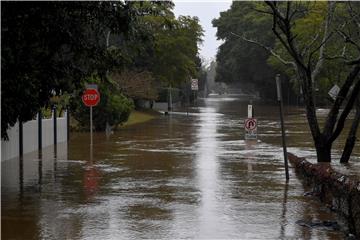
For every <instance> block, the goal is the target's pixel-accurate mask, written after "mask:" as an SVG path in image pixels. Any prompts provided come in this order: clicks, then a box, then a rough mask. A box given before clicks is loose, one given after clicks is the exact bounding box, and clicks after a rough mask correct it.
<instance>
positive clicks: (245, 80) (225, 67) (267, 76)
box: [213, 2, 275, 98]
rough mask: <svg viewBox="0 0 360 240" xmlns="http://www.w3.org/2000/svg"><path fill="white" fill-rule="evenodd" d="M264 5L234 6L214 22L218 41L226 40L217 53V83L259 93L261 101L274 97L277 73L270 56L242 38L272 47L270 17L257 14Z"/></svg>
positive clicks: (241, 4)
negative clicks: (234, 85)
mask: <svg viewBox="0 0 360 240" xmlns="http://www.w3.org/2000/svg"><path fill="white" fill-rule="evenodd" d="M264 7H265V5H264V4H263V3H258V2H233V3H232V5H231V8H230V9H229V10H227V11H226V12H222V13H221V14H220V17H219V18H218V19H214V20H213V26H214V27H217V37H218V39H222V40H225V42H224V43H223V44H222V45H221V46H220V48H219V51H218V53H217V67H216V79H215V81H217V82H226V83H238V84H240V86H241V88H242V90H243V91H247V92H254V91H259V92H260V94H261V95H262V97H264V98H269V97H270V98H271V97H274V91H273V87H272V85H273V80H272V76H273V75H274V72H273V70H272V68H271V67H270V66H269V65H268V63H267V59H268V57H269V53H268V52H267V51H266V50H264V49H262V48H261V47H259V46H257V45H255V44H252V43H248V42H246V41H244V40H242V39H241V38H240V37H238V36H235V35H233V34H232V33H235V34H238V35H240V36H245V37H246V38H249V39H255V40H256V41H258V42H261V43H263V44H264V45H266V46H269V47H272V46H273V45H274V42H275V37H274V36H273V34H272V32H271V24H272V21H271V17H270V16H268V15H264V14H262V13H259V12H257V11H255V9H263V8H264Z"/></svg>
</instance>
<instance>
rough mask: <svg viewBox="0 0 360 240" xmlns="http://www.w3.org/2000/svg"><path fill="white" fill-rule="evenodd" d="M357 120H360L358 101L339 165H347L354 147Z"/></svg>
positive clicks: (359, 102)
mask: <svg viewBox="0 0 360 240" xmlns="http://www.w3.org/2000/svg"><path fill="white" fill-rule="evenodd" d="M359 120H360V101H359V100H358V102H357V106H356V114H355V118H354V121H353V123H352V125H351V128H350V132H349V135H348V137H347V139H346V143H345V147H344V151H343V153H342V156H341V159H340V162H341V163H348V162H349V159H350V156H351V153H352V150H353V148H354V146H355V143H356V139H357V138H356V132H357V129H358V126H359Z"/></svg>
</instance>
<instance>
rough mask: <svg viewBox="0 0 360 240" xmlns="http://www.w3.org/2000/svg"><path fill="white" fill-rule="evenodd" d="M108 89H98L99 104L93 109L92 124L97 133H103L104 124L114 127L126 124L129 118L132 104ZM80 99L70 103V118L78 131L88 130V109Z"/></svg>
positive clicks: (119, 94)
mask: <svg viewBox="0 0 360 240" xmlns="http://www.w3.org/2000/svg"><path fill="white" fill-rule="evenodd" d="M109 89H110V88H105V87H103V88H100V89H99V92H100V95H101V97H100V103H99V104H98V105H97V106H96V107H93V124H94V128H95V130H97V131H104V130H105V128H106V122H108V123H109V125H110V126H116V125H118V124H121V123H123V122H126V121H127V120H128V118H129V115H130V112H131V110H132V109H133V108H134V103H133V101H132V100H131V99H128V98H126V97H125V96H124V95H122V94H121V93H117V92H112V91H110V90H109ZM79 95H80V97H77V98H76V99H73V100H72V101H71V112H72V116H73V117H74V118H75V119H76V120H77V121H78V122H79V125H80V126H79V129H84V130H85V129H89V126H90V120H89V119H90V109H89V107H86V106H85V105H84V104H83V102H82V101H81V94H79Z"/></svg>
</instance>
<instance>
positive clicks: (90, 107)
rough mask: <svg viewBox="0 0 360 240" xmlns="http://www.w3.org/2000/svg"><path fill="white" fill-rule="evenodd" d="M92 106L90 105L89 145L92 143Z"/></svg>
mask: <svg viewBox="0 0 360 240" xmlns="http://www.w3.org/2000/svg"><path fill="white" fill-rule="evenodd" d="M92 108H93V107H92V106H91V107H90V146H92V145H93V116H92V115H93V109H92Z"/></svg>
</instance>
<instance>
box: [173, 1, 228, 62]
mask: <svg viewBox="0 0 360 240" xmlns="http://www.w3.org/2000/svg"><path fill="white" fill-rule="evenodd" d="M174 2H175V8H174V13H175V15H176V17H178V16H179V15H190V16H197V17H199V19H200V24H201V26H202V27H203V29H204V31H205V32H204V35H205V36H204V38H203V39H204V42H203V44H202V46H201V50H200V55H201V56H202V57H204V58H205V59H206V60H210V59H214V58H215V56H216V51H217V48H218V46H219V45H220V44H221V41H218V40H216V28H213V27H212V24H211V21H212V20H213V19H214V18H218V17H219V16H220V12H223V11H226V10H227V9H229V8H230V5H231V0H227V1H215V0H214V1H209V0H208V1H199V0H197V1H184V0H175V1H174Z"/></svg>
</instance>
